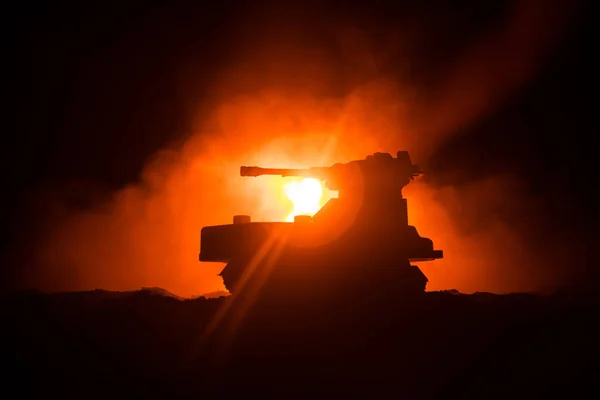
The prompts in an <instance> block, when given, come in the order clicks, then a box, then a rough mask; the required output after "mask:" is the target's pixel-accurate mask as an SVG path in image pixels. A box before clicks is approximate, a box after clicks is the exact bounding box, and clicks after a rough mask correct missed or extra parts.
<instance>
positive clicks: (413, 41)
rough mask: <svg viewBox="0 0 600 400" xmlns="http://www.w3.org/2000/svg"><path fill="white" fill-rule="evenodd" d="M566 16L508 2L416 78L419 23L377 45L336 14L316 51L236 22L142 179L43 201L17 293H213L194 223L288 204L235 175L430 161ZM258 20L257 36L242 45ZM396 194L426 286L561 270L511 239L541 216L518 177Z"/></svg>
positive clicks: (281, 213)
mask: <svg viewBox="0 0 600 400" xmlns="http://www.w3.org/2000/svg"><path fill="white" fill-rule="evenodd" d="M542 4H543V7H544V8H543V10H542V9H541V7H542ZM557 4H558V3H557ZM542 11H543V12H542ZM568 15H569V13H567V12H565V9H563V8H559V7H555V8H551V7H550V5H549V4H545V3H541V2H535V1H533V2H517V6H515V7H514V8H513V9H511V10H509V12H507V14H506V16H505V17H504V18H503V19H502V20H501V21H499V22H498V23H496V24H494V25H490V26H491V27H490V28H489V29H487V30H485V31H484V32H480V34H479V35H478V36H477V37H476V38H471V40H469V41H467V42H466V43H467V44H466V45H464V46H461V48H460V49H459V51H456V52H455V54H453V56H452V57H449V58H448V59H447V60H445V62H444V64H443V68H439V69H437V70H436V71H438V72H437V73H436V74H435V75H434V78H432V79H427V80H426V82H425V80H419V79H412V78H411V76H412V75H411V68H412V65H413V64H412V59H411V57H413V54H414V51H413V50H412V49H414V47H415V46H417V45H418V44H419V43H421V42H420V40H421V39H422V37H423V36H424V35H425V34H426V33H427V27H426V26H424V27H414V26H413V27H411V28H410V29H409V28H406V27H404V26H402V27H398V28H393V29H388V30H387V31H384V32H383V33H382V35H380V36H376V35H375V36H376V37H381V36H383V37H387V38H389V40H385V41H380V42H378V41H377V40H374V39H373V38H374V37H375V36H372V35H369V34H367V33H365V32H364V31H363V30H361V29H358V28H356V27H354V26H353V24H352V21H349V20H344V19H343V18H342V17H340V20H339V21H336V23H335V24H332V25H331V26H330V27H327V28H322V29H321V31H320V33H319V34H322V35H325V36H324V37H326V40H324V41H322V42H320V41H318V40H317V39H316V34H312V33H311V32H307V31H306V30H302V29H300V28H299V27H298V26H297V25H294V24H290V26H289V27H287V26H286V22H285V21H273V19H272V15H271V14H268V13H265V14H264V15H262V14H260V13H259V14H258V15H252V16H248V21H245V23H242V22H243V20H242V22H240V28H239V32H237V36H238V37H239V39H238V40H237V41H236V42H235V43H234V44H231V46H233V47H234V48H235V50H236V51H235V57H232V59H231V62H230V63H229V64H228V65H225V66H224V67H223V68H222V69H221V71H220V74H219V77H218V79H217V80H216V81H215V82H213V84H212V86H211V89H210V91H209V93H202V94H198V95H197V96H196V97H195V96H191V97H190V98H189V99H187V100H189V101H188V104H190V110H192V112H191V113H190V115H189V120H190V124H189V126H191V127H192V128H191V129H190V131H189V132H175V133H174V135H183V136H185V137H186V140H185V142H184V143H183V144H182V143H179V142H177V144H173V145H172V146H169V147H168V148H166V149H164V150H162V151H160V152H158V153H157V154H155V156H154V157H152V158H151V159H150V160H149V162H148V164H147V166H146V167H145V169H144V171H143V172H142V175H141V176H140V179H139V182H136V183H132V184H131V185H129V186H128V187H126V188H124V189H122V190H120V191H118V192H116V193H112V194H111V195H110V196H108V197H103V198H99V199H98V201H97V203H96V204H97V205H96V206H95V207H94V208H93V209H89V210H83V211H82V210H79V211H72V210H68V209H65V208H64V207H61V205H60V201H58V200H52V195H53V194H48V197H47V201H46V202H45V203H46V206H47V208H48V210H47V211H48V215H51V217H48V218H49V219H48V221H50V222H49V224H48V226H47V230H46V233H45V234H44V235H43V238H42V240H40V241H39V243H37V244H36V246H35V252H34V253H35V260H34V263H33V266H32V268H30V269H29V270H27V276H26V282H27V285H28V286H30V287H35V288H39V289H45V290H84V289H95V288H103V289H111V290H131V289H137V288H140V287H143V286H145V287H148V286H158V287H162V288H164V289H166V290H169V291H171V292H173V293H176V294H178V295H180V296H195V295H200V294H203V293H207V292H214V291H217V290H221V289H223V286H222V283H221V280H220V278H219V277H218V276H217V274H218V272H220V270H221V269H222V268H223V265H220V264H205V263H199V262H198V252H199V232H200V229H201V228H202V227H203V226H206V225H211V224H222V223H230V222H231V219H232V216H233V215H234V214H250V215H251V216H252V217H253V219H254V220H283V219H284V218H285V216H286V215H287V214H288V213H289V211H290V209H291V205H290V204H289V203H288V202H286V200H285V197H284V193H283V190H282V185H283V181H282V179H281V178H277V177H264V178H241V177H239V166H241V165H260V166H272V167H300V166H313V165H331V164H333V163H334V162H344V161H349V160H352V159H356V158H364V157H365V156H366V155H368V154H370V153H373V152H376V151H384V152H390V153H394V154H395V152H396V151H398V150H408V151H409V152H410V153H411V156H412V158H413V162H415V163H417V164H422V165H424V166H427V161H428V158H429V156H430V155H431V153H432V152H433V151H434V150H435V149H436V148H437V147H438V146H439V145H441V144H442V143H443V142H444V141H445V140H447V139H448V138H450V137H451V136H452V135H454V134H456V133H457V132H459V131H463V130H466V129H468V128H469V127H470V126H472V125H474V124H476V123H478V122H479V121H480V120H482V119H484V118H485V117H486V116H488V115H489V114H490V113H493V112H494V111H495V110H497V109H498V108H499V107H501V106H502V105H504V104H505V103H506V102H508V101H510V100H511V99H513V98H514V97H515V96H517V95H518V94H519V91H520V90H521V89H522V88H523V87H524V86H525V85H527V84H528V83H529V82H530V81H531V80H532V79H533V78H534V77H535V74H536V73H537V72H538V71H539V68H540V67H543V65H544V63H545V62H547V59H548V56H549V55H550V54H551V53H552V50H553V49H554V48H555V47H556V46H557V43H558V41H559V40H560V38H561V35H562V32H563V27H564V25H565V24H564V23H565V22H567V20H568V18H567V16H568ZM250 18H252V23H250V21H249V20H250ZM261 18H262V19H261ZM259 26H260V27H261V29H260V33H259V34H257V35H255V36H252V38H253V39H252V40H249V39H246V38H248V37H250V36H251V35H250V32H251V30H252V29H255V27H259ZM305 29H306V28H305ZM415 65H418V64H417V63H416V62H415ZM186 71H187V72H186V74H185V78H181V77H180V81H181V82H182V84H186V83H187V82H186V79H193V76H190V71H192V75H193V68H191V69H190V66H186ZM439 71H441V72H439ZM207 99H208V100H207ZM207 102H208V103H210V104H208V106H207V105H206V103H207ZM195 104H197V106H196V105H195ZM200 104H202V105H200ZM200 108H201V109H200ZM55 191H56V190H55ZM405 193H406V196H407V198H408V199H409V220H410V222H411V224H414V225H415V226H416V227H417V229H418V230H419V233H420V234H421V235H422V236H427V237H430V238H431V239H432V240H433V241H434V243H435V245H436V248H439V249H442V250H444V252H445V258H444V259H443V260H439V261H435V262H431V263H423V264H422V265H421V267H422V268H423V270H424V272H425V273H426V275H427V276H428V278H429V280H430V282H429V285H428V290H440V289H458V290H460V291H462V292H474V291H492V292H507V291H521V290H542V289H547V288H549V287H552V286H553V285H555V284H557V282H559V281H560V276H559V275H558V273H551V274H545V275H546V276H544V277H543V278H541V279H540V277H539V276H537V278H536V279H531V278H532V276H533V274H535V273H536V270H537V267H538V266H539V265H540V263H542V264H544V265H547V264H548V263H549V262H550V260H553V262H556V263H558V262H559V261H560V259H561V257H563V256H564V254H563V249H560V248H557V249H556V251H555V253H553V254H551V255H549V256H548V257H546V258H540V256H539V254H538V253H536V252H535V251H534V250H532V249H529V248H527V247H525V246H523V242H522V241H521V236H522V231H521V230H522V229H524V228H523V227H524V226H525V225H527V224H535V223H536V221H537V218H540V216H539V215H536V213H535V205H534V204H531V200H530V199H528V198H527V197H526V194H525V191H524V190H523V188H522V187H521V185H520V182H519V179H518V177H517V176H515V175H512V174H510V173H506V174H501V175H497V176H489V177H487V178H486V179H483V180H479V181H476V182H472V183H471V184H466V185H461V186H460V187H459V186H456V187H453V186H451V185H450V186H448V185H445V186H435V185H433V184H428V183H427V181H425V180H417V181H415V183H413V184H411V185H410V186H409V187H408V188H407V189H406V191H405ZM54 194H55V193H54ZM59 198H60V196H58V197H57V199H59ZM504 208H512V209H518V210H522V211H523V212H524V213H525V211H531V212H529V213H525V214H526V215H528V218H529V220H528V221H523V223H522V224H521V225H517V226H514V225H508V224H506V223H505V222H503V219H502V217H501V214H499V213H498V210H499V209H504Z"/></svg>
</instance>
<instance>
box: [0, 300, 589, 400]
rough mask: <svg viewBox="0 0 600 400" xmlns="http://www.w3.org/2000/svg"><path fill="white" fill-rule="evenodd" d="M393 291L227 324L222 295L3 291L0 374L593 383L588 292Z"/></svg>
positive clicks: (567, 388)
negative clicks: (389, 298)
mask: <svg viewBox="0 0 600 400" xmlns="http://www.w3.org/2000/svg"><path fill="white" fill-rule="evenodd" d="M401 300H402V299H398V301H397V302H394V303H393V304H392V303H391V302H390V303H387V304H386V305H379V306H378V307H377V308H376V309H375V308H372V307H371V306H370V305H369V306H368V307H363V306H360V305H361V304H363V305H364V304H368V303H365V301H364V299H360V298H358V297H357V299H356V305H355V306H345V307H343V308H341V307H342V306H340V305H338V306H336V307H340V308H337V309H335V310H329V311H323V310H324V309H325V307H321V306H317V305H311V307H308V308H307V309H306V310H304V311H300V309H293V310H292V309H291V308H290V307H288V306H287V305H286V306H285V307H278V306H277V305H274V306H273V307H270V308H269V307H265V306H256V307H255V308H254V309H251V310H247V311H245V312H243V314H244V315H245V316H246V318H245V319H243V320H239V319H238V318H233V317H232V318H233V319H234V320H235V321H241V322H239V323H238V325H236V326H235V327H234V328H231V326H232V325H227V323H228V322H227V321H228V319H227V318H225V319H223V320H221V319H220V316H221V315H226V316H227V315H228V316H231V315H235V313H236V311H235V310H237V312H239V311H240V310H239V307H238V308H237V309H236V308H235V306H234V307H233V308H228V307H229V306H230V305H231V303H232V298H231V297H222V298H208V299H207V298H198V299H189V300H183V299H179V298H177V297H175V296H171V295H170V294H169V293H168V292H165V291H160V290H156V289H152V290H151V289H144V290H141V291H137V292H125V293H116V292H107V291H91V292H78V293H57V294H42V293H17V294H12V295H7V296H4V297H3V298H2V308H1V311H2V313H3V314H4V316H3V321H4V323H3V327H2V332H3V336H4V338H3V341H2V344H3V347H4V349H3V351H2V352H3V357H2V362H3V363H4V364H5V365H4V366H3V371H4V373H3V374H4V376H3V378H4V379H6V381H5V384H3V386H4V388H5V391H6V390H9V389H10V390H13V393H15V395H16V394H17V393H18V394H19V397H28V398H39V397H42V396H43V397H55V396H56V398H58V396H62V397H63V398H64V396H69V397H70V396H80V397H86V398H95V397H98V398H99V397H106V396H111V397H113V398H114V397H117V398H120V397H131V396H135V397H136V398H137V397H140V398H141V397H152V398H155V397H165V396H166V397H167V398H199V396H200V395H204V397H205V398H206V397H208V398H211V397H212V396H211V394H212V395H220V396H219V397H221V396H222V395H237V394H244V395H247V394H251V395H254V394H262V395H263V396H264V395H265V394H266V395H269V394H275V393H286V392H287V393H288V394H289V393H296V394H298V393H305V394H308V393H321V394H323V393H328V394H331V393H338V394H340V393H341V394H354V395H358V394H363V393H364V394H368V395H378V396H379V397H382V396H385V397H402V396H404V397H406V398H411V399H412V398H444V397H448V396H454V398H458V396H461V397H463V398H464V397H473V398H490V397H497V398H505V397H507V396H527V397H529V398H531V397H532V396H533V397H534V398H537V397H540V396H545V395H547V394H552V395H558V394H557V393H559V392H562V393H564V394H566V395H569V396H571V397H575V398H576V397H580V395H581V396H583V395H582V394H583V393H585V397H586V398H587V397H590V396H592V394H591V393H592V392H593V391H597V388H596V385H593V383H595V381H596V377H595V374H594V371H595V370H596V363H597V361H596V360H597V357H598V355H600V352H599V351H598V350H599V349H600V345H599V344H598V342H597V339H598V337H600V336H599V335H598V334H599V333H600V324H598V315H600V314H599V313H598V311H600V296H598V295H592V294H589V293H587V294H572V293H571V294H567V293H562V294H552V295H531V294H513V295H494V294H487V293H478V294H473V295H463V294H460V293H457V292H454V291H447V292H430V293H427V294H426V295H425V296H424V297H423V298H421V299H416V300H410V301H409V300H408V299H404V301H401ZM309 302H310V299H309V297H308V296H307V304H308V303H309ZM261 307H262V308H261ZM286 309H287V310H286ZM224 310H226V311H227V312H224ZM217 322H220V323H219V324H217ZM229 322H231V321H229ZM213 328H214V329H213Z"/></svg>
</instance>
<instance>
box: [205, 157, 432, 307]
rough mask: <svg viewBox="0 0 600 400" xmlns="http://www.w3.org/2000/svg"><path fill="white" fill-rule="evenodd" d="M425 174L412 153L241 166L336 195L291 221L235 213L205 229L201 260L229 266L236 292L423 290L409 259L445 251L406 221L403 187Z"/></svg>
mask: <svg viewBox="0 0 600 400" xmlns="http://www.w3.org/2000/svg"><path fill="white" fill-rule="evenodd" d="M421 174H422V171H421V170H420V168H419V167H418V166H417V165H414V164H413V163H412V161H411V159H410V156H409V154H408V152H406V151H398V152H397V154H396V156H395V157H394V156H393V155H391V154H389V153H375V154H372V155H369V156H367V157H366V158H365V159H362V160H354V161H350V162H347V163H337V164H334V165H332V166H328V167H311V168H305V169H282V168H261V167H255V166H243V167H241V168H240V175H241V176H242V177H260V176H262V175H280V176H282V177H289V176H293V177H305V178H316V179H319V180H321V181H322V183H323V185H324V186H325V187H326V188H328V189H330V190H333V191H337V197H334V198H331V199H330V200H329V201H328V202H327V203H326V204H325V205H324V206H323V207H322V208H321V209H320V210H319V211H318V212H317V213H316V214H314V215H313V216H310V215H299V216H296V217H295V219H294V221H293V222H253V221H252V218H251V216H249V215H236V216H234V217H233V221H232V222H233V223H231V224H223V225H217V226H206V227H203V228H202V230H201V233H200V254H199V260H200V261H201V262H213V263H214V262H220V263H225V264H226V265H225V267H224V268H223V270H222V271H221V273H220V274H219V275H220V276H221V277H222V279H223V283H224V285H225V287H226V288H227V290H228V291H229V292H230V293H231V294H232V295H234V296H235V295H238V294H242V293H249V292H252V293H253V295H254V296H257V295H260V296H262V295H267V294H272V295H277V296H279V297H278V298H282V297H281V296H283V297H285V298H286V299H288V300H289V299H299V298H300V299H306V298H307V297H314V298H319V299H321V300H323V299H324V298H331V297H337V298H342V297H351V298H356V296H360V295H362V294H365V293H372V292H377V293H383V292H392V293H403V294H409V293H410V294H422V293H424V292H425V290H426V285H427V281H428V280H427V277H426V276H425V275H424V274H423V273H422V271H421V270H420V269H419V268H418V267H417V266H414V265H411V262H423V261H432V260H435V259H440V258H442V257H443V252H442V251H441V250H436V249H434V245H433V242H432V240H431V239H429V238H425V237H421V236H420V235H419V233H418V232H417V229H416V228H415V227H414V226H411V225H409V223H408V208H407V201H406V199H405V198H404V197H403V194H402V190H403V188H404V187H405V186H406V185H408V184H409V183H410V182H411V181H412V180H413V179H415V178H417V177H418V176H419V175H421ZM295 295H297V296H295ZM289 301H291V300H289Z"/></svg>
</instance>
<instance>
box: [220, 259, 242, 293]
mask: <svg viewBox="0 0 600 400" xmlns="http://www.w3.org/2000/svg"><path fill="white" fill-rule="evenodd" d="M247 266H248V263H246V262H244V261H242V260H232V261H230V262H229V263H227V265H226V266H225V268H223V270H222V271H221V273H220V274H219V276H221V278H222V279H223V285H225V289H227V291H228V292H229V293H230V294H233V293H234V292H235V290H236V288H237V285H238V283H239V282H240V280H241V278H242V276H244V272H245V270H246V267H247Z"/></svg>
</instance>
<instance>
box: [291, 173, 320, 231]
mask: <svg viewBox="0 0 600 400" xmlns="http://www.w3.org/2000/svg"><path fill="white" fill-rule="evenodd" d="M283 191H284V193H285V195H286V196H287V198H288V199H290V201H291V202H292V204H293V205H294V209H293V210H292V212H291V213H290V214H289V215H288V216H287V218H286V219H285V220H286V221H287V222H292V221H293V220H294V217H295V216H296V215H313V214H315V213H316V212H317V211H319V208H321V199H322V198H323V186H322V185H321V182H319V181H318V180H317V179H314V178H304V179H302V180H300V181H292V182H288V183H286V184H284V185H283Z"/></svg>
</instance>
